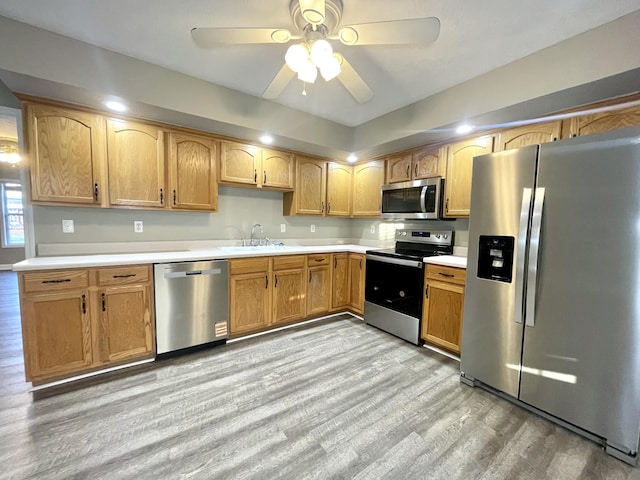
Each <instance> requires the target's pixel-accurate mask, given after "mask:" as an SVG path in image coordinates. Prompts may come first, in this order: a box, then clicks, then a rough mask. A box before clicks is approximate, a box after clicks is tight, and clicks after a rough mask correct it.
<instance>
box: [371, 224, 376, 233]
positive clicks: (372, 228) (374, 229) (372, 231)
mask: <svg viewBox="0 0 640 480" xmlns="http://www.w3.org/2000/svg"><path fill="white" fill-rule="evenodd" d="M371 233H376V226H375V225H371Z"/></svg>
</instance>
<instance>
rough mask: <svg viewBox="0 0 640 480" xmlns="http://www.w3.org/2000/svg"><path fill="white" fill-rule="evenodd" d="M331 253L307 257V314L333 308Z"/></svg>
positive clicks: (325, 311)
mask: <svg viewBox="0 0 640 480" xmlns="http://www.w3.org/2000/svg"><path fill="white" fill-rule="evenodd" d="M331 261H332V255H331V254H330V253H326V254H321V255H309V256H308V257H307V266H308V268H307V270H308V272H309V273H308V274H307V276H308V282H307V316H316V315H321V314H323V313H327V312H328V311H329V310H330V309H331Z"/></svg>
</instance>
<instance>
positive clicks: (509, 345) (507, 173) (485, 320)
mask: <svg viewBox="0 0 640 480" xmlns="http://www.w3.org/2000/svg"><path fill="white" fill-rule="evenodd" d="M537 154H538V147H537V146H531V147H526V148H521V149H519V150H508V151H505V152H500V153H494V154H490V155H482V156H479V157H475V158H474V161H473V184H472V189H471V218H470V221H469V259H470V262H469V264H468V265H467V284H466V288H465V304H464V319H463V331H462V353H461V359H460V360H461V364H460V368H461V371H462V372H463V374H464V375H465V376H470V377H472V378H475V379H477V380H480V381H482V382H483V383H485V384H487V385H489V386H491V387H493V388H495V389H498V390H501V391H503V392H505V393H507V394H509V395H512V396H514V397H516V396H517V395H518V383H519V379H520V373H519V368H520V355H521V350H522V333H523V328H524V327H523V325H522V323H519V322H518V320H519V319H520V316H519V315H515V314H514V312H515V308H516V307H515V305H516V304H520V305H522V296H523V294H524V293H523V291H522V290H523V288H524V281H523V277H522V275H524V272H523V268H520V269H518V268H517V265H524V262H523V260H524V259H523V255H524V253H525V248H524V246H525V245H526V234H527V225H528V217H529V213H528V210H530V208H531V207H530V202H527V201H526V198H527V195H526V190H529V194H530V189H531V188H533V186H534V179H535V170H536V159H537ZM523 193H524V194H525V195H524V198H525V202H524V204H525V213H524V220H525V221H524V227H523V228H524V232H523V233H522V235H520V230H521V228H520V224H521V222H520V218H521V208H522V206H523ZM528 198H529V199H530V198H531V197H528ZM480 236H483V237H484V236H501V237H513V238H514V239H515V243H514V246H515V248H514V252H513V274H512V277H513V281H511V282H504V281H500V280H491V279H486V278H478V259H479V244H480V241H481V239H480ZM520 236H522V238H519V237H520ZM495 254H496V255H499V252H495ZM518 270H519V271H518ZM516 285H518V286H519V287H518V288H519V289H520V291H518V292H517V293H516Z"/></svg>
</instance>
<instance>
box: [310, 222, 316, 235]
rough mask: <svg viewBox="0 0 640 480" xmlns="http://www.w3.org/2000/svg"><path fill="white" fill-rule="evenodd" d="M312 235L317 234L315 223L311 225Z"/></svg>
mask: <svg viewBox="0 0 640 480" xmlns="http://www.w3.org/2000/svg"><path fill="white" fill-rule="evenodd" d="M311 233H316V225H315V223H312V224H311Z"/></svg>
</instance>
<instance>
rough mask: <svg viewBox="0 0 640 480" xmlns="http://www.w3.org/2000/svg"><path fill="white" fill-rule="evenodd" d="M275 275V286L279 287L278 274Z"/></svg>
mask: <svg viewBox="0 0 640 480" xmlns="http://www.w3.org/2000/svg"><path fill="white" fill-rule="evenodd" d="M274 277H275V279H276V281H275V283H274V284H273V288H278V275H274Z"/></svg>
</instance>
